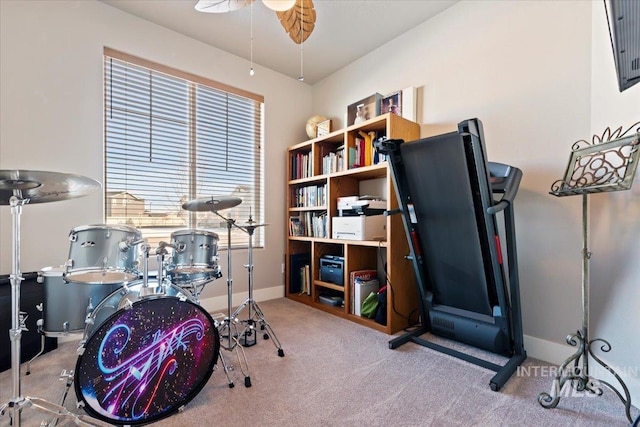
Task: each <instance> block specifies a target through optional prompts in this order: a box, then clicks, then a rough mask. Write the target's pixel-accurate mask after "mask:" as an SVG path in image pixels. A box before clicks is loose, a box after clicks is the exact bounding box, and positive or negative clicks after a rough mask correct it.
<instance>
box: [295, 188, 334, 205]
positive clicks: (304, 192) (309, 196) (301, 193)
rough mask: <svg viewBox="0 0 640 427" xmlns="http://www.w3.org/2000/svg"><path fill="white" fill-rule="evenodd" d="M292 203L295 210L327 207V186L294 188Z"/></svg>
mask: <svg viewBox="0 0 640 427" xmlns="http://www.w3.org/2000/svg"><path fill="white" fill-rule="evenodd" d="M292 191H293V195H292V202H293V207H295V208H313V207H322V206H326V205H327V184H323V185H308V186H306V187H299V188H293V189H292Z"/></svg>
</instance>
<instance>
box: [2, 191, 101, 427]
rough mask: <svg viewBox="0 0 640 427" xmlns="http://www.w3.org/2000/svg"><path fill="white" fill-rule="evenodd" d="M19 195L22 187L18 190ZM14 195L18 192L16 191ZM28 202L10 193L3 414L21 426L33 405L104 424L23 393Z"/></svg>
mask: <svg viewBox="0 0 640 427" xmlns="http://www.w3.org/2000/svg"><path fill="white" fill-rule="evenodd" d="M16 191H17V193H18V194H20V190H16ZM14 194H15V193H14ZM27 203H29V199H23V198H19V197H17V196H15V195H14V196H11V198H10V199H9V204H10V206H11V215H12V240H13V252H12V269H11V276H10V279H11V329H10V330H9V339H10V340H11V379H12V394H11V399H10V400H9V401H8V402H6V403H4V404H2V405H1V406H0V416H2V415H4V413H5V411H6V410H7V408H8V409H9V416H10V418H11V425H13V426H15V427H20V415H21V411H22V408H24V407H27V406H33V407H34V408H35V409H37V410H40V411H43V412H46V413H50V414H54V415H56V417H57V418H61V417H64V418H68V419H71V420H73V421H74V422H75V423H76V425H83V426H98V427H99V426H103V425H105V424H102V423H100V424H92V423H90V422H88V421H84V419H83V418H82V416H76V415H74V414H72V413H70V412H69V411H67V410H66V409H65V408H64V407H62V406H58V405H55V404H53V403H50V402H48V401H46V400H44V399H40V398H37V397H28V396H22V394H21V390H20V339H21V336H22V331H23V330H26V326H25V318H24V317H22V316H20V282H21V281H22V280H24V278H23V277H22V274H21V273H20V215H21V214H22V207H23V206H24V205H25V204H27Z"/></svg>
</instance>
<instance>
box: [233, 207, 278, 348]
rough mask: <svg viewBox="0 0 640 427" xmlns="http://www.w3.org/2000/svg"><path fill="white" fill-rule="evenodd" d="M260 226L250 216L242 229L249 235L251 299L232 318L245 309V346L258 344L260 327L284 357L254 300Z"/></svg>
mask: <svg viewBox="0 0 640 427" xmlns="http://www.w3.org/2000/svg"><path fill="white" fill-rule="evenodd" d="M259 226H260V225H255V224H254V221H253V219H252V218H251V216H249V221H248V225H246V226H243V227H240V228H241V229H242V230H243V231H245V232H246V233H247V234H248V235H249V263H248V264H246V265H245V266H244V267H245V268H246V269H247V270H248V272H249V298H247V299H246V300H245V301H244V302H243V303H242V304H240V306H239V307H238V308H237V309H236V311H234V312H233V315H232V318H234V319H236V318H237V317H238V315H239V314H240V313H241V312H242V310H244V309H245V308H247V309H248V311H249V318H248V319H247V320H242V323H244V324H246V327H245V330H244V332H243V333H242V336H241V338H240V339H241V340H243V341H244V342H243V344H244V346H246V347H249V346H252V345H255V344H256V337H255V335H254V334H255V327H256V325H258V326H260V330H263V331H265V333H264V336H263V337H264V339H265V340H266V339H269V338H271V341H272V342H273V344H274V345H275V346H276V348H277V349H278V356H280V357H284V350H283V349H282V346H281V345H280V341H278V337H276V334H275V332H273V329H272V328H271V326H270V325H269V323H268V322H267V320H266V319H265V317H264V313H262V310H261V309H260V307H259V306H258V303H257V302H256V301H255V300H254V299H253V232H254V231H255V229H256V228H257V227H259Z"/></svg>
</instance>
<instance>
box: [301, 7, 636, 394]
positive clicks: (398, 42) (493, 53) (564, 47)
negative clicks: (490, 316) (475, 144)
mask: <svg viewBox="0 0 640 427" xmlns="http://www.w3.org/2000/svg"><path fill="white" fill-rule="evenodd" d="M610 50H611V47H610V45H609V39H608V34H607V33H606V20H605V18H604V12H603V10H602V2H590V1H571V2H563V1H556V2H548V1H506V2H505V1H502V2H490V1H483V2H479V1H463V2H460V3H458V4H456V5H454V6H453V7H451V8H449V9H447V10H446V11H444V12H443V13H441V14H440V15H438V16H436V17H435V18H433V19H431V20H429V21H427V22H425V23H424V24H422V25H421V26H419V27H417V28H415V29H413V30H411V31H410V32H408V33H406V34H404V35H402V36H400V37H398V38H397V39H395V40H393V41H391V42H389V43H387V44H386V45H384V46H382V47H380V48H379V49H377V50H375V51H374V52H371V53H370V54H368V55H367V56H365V57H363V58H361V59H360V60H358V61H357V62H355V63H353V64H351V65H350V66H348V67H346V68H344V69H342V70H340V71H339V72H337V73H335V74H334V75H332V76H330V77H329V78H327V79H325V80H323V81H322V82H319V83H317V84H316V85H314V87H313V106H314V108H313V110H314V114H323V115H325V116H327V117H331V118H334V119H335V120H338V121H342V120H343V118H344V111H345V106H346V105H348V104H350V103H352V102H354V101H356V100H358V99H362V98H364V97H365V96H367V95H369V94H371V93H374V92H380V93H382V94H386V93H389V92H392V91H394V90H398V89H402V88H405V87H409V86H415V87H418V88H420V90H419V100H418V112H419V119H418V121H419V122H420V123H421V124H422V129H421V130H422V132H421V133H422V136H429V135H433V134H438V133H442V132H444V131H451V130H454V129H455V127H456V124H457V123H458V122H459V121H461V120H464V119H467V118H472V117H478V118H479V119H480V120H482V122H483V124H484V131H485V137H486V144H487V151H488V155H489V158H490V159H491V160H492V161H498V162H503V163H507V164H512V165H514V166H517V167H519V168H521V169H522V171H523V174H524V176H523V180H522V183H521V186H520V191H519V194H518V197H517V198H516V203H515V209H516V223H517V237H518V255H519V256H518V261H519V267H520V269H519V272H520V286H521V293H522V304H523V322H524V332H525V334H526V338H527V339H526V343H527V351H528V353H529V355H530V356H533V357H538V358H541V359H545V360H548V361H551V362H554V363H560V362H562V361H563V360H564V359H565V358H566V357H567V356H569V355H570V354H572V353H573V351H574V348H568V346H566V345H564V344H565V341H564V340H565V337H566V336H567V335H568V334H569V333H575V332H576V331H577V330H578V329H580V327H581V325H582V302H581V267H582V265H581V262H582V254H581V248H582V234H581V226H580V223H581V198H579V197H563V198H556V197H554V196H551V195H549V194H548V192H549V189H550V186H551V184H552V183H553V182H554V181H555V180H556V179H559V178H562V176H563V175H564V171H565V168H566V166H567V162H568V159H569V154H570V150H571V145H572V144H573V142H575V141H577V140H579V139H583V138H587V139H589V138H590V137H591V135H592V133H594V132H601V131H602V130H603V129H604V127H606V126H614V127H617V126H619V125H622V124H626V125H627V127H628V126H630V125H631V124H632V123H633V122H635V121H637V120H640V112H639V108H640V96H639V95H640V86H636V87H634V88H632V89H630V90H628V91H627V92H625V93H623V94H619V93H618V91H617V86H616V79H615V75H614V65H613V62H612V59H611V57H612V54H611V51H610ZM354 76H358V77H357V78H354ZM636 181H638V179H636ZM443 185H446V183H443ZM638 194H640V183H636V187H635V188H634V189H633V191H632V192H629V193H627V194H622V193H616V194H611V195H597V197H594V198H593V200H594V202H593V205H592V206H593V207H592V210H591V214H592V215H593V218H592V229H593V239H592V241H593V243H594V248H593V252H594V260H593V262H592V276H593V277H592V282H593V287H592V290H593V292H592V297H591V299H592V301H591V302H592V304H591V307H592V312H593V315H592V323H591V324H592V327H593V329H594V331H597V333H598V335H599V336H601V337H603V338H609V339H610V340H611V344H612V345H613V350H612V351H611V353H609V354H605V355H602V354H600V356H603V357H604V358H605V360H607V361H608V362H609V363H611V364H613V365H614V366H617V367H620V368H623V370H624V372H631V374H632V375H631V376H626V377H625V379H626V381H628V384H627V385H629V386H630V388H632V389H633V390H634V393H635V395H636V396H637V397H636V398H635V400H636V401H637V400H638V399H639V398H640V379H639V378H638V377H637V374H636V375H633V373H634V372H640V366H639V365H638V361H639V360H640V357H639V355H640V351H639V347H640V336H639V335H638V334H637V333H635V332H631V331H630V330H629V329H628V328H625V327H624V326H625V325H638V324H640V310H638V301H640V297H639V293H640V286H638V285H639V284H640V270H639V268H640V267H639V266H638V263H637V258H638V249H639V248H640V246H639V245H640V223H638V217H639V213H640V197H639V196H638ZM633 261H636V262H633ZM596 282H599V283H597V284H596ZM593 337H595V336H593Z"/></svg>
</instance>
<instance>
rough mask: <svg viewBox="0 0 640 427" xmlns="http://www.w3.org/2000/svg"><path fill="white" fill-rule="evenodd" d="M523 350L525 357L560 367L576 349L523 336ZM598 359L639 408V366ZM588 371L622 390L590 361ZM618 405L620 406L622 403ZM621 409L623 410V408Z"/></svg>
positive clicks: (597, 365) (602, 358) (609, 376)
mask: <svg viewBox="0 0 640 427" xmlns="http://www.w3.org/2000/svg"><path fill="white" fill-rule="evenodd" d="M524 348H525V349H526V351H527V356H529V357H533V358H535V359H540V360H542V361H544V362H548V363H551V364H553V365H560V364H561V363H562V362H564V361H565V360H566V359H567V358H568V357H569V356H571V355H572V354H573V353H575V352H576V347H572V346H570V345H568V344H560V343H556V342H552V341H547V340H543V339H540V338H536V337H532V336H529V335H525V336H524ZM612 351H615V349H612ZM596 354H597V353H596ZM598 358H600V359H601V360H602V361H603V362H604V363H606V364H607V365H609V366H610V367H611V368H612V369H613V370H614V371H615V372H616V373H617V374H618V375H619V376H620V378H621V379H622V381H624V383H625V384H626V386H627V388H628V389H629V394H630V395H631V403H632V404H634V406H635V407H640V404H639V402H640V366H630V367H620V366H617V365H616V364H615V363H610V362H609V361H608V360H606V358H605V357H602V356H601V355H600V354H598ZM589 369H590V371H591V372H590V374H591V375H592V376H593V377H594V378H597V379H601V380H604V381H606V382H608V383H609V384H611V385H613V386H616V388H618V391H620V392H622V388H621V387H620V384H619V383H618V381H617V380H616V379H615V378H614V377H613V376H612V375H611V374H609V372H607V371H606V370H605V369H604V368H603V367H602V366H600V365H599V364H598V363H595V362H593V361H590V363H589ZM545 372H548V371H545ZM551 381H552V377H550V378H549V382H550V384H551ZM541 391H542V390H541ZM623 395H624V393H623ZM620 405H622V403H621V404H620ZM622 409H623V410H624V408H622Z"/></svg>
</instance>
